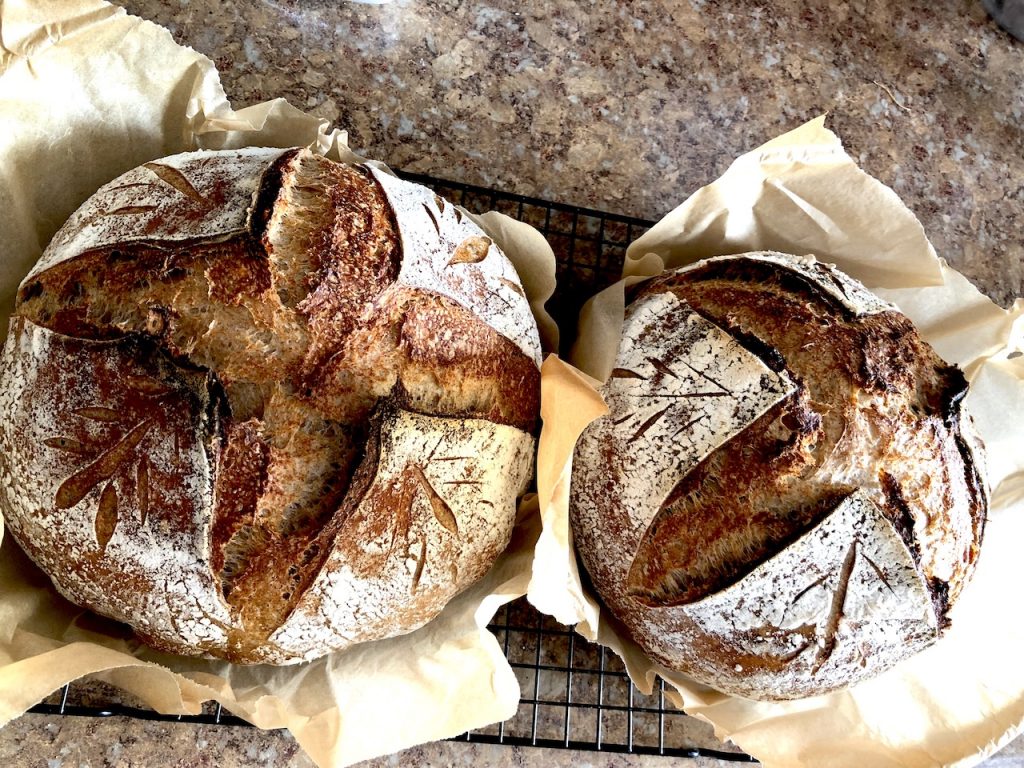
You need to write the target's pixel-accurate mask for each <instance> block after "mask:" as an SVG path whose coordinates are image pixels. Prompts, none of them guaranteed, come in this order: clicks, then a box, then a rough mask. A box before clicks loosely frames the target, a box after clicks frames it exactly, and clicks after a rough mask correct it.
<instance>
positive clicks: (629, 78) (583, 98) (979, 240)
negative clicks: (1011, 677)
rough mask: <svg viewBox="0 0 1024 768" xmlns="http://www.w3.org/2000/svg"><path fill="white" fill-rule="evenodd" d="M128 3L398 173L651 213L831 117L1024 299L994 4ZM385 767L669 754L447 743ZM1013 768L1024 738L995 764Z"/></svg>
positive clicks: (638, 762)
mask: <svg viewBox="0 0 1024 768" xmlns="http://www.w3.org/2000/svg"><path fill="white" fill-rule="evenodd" d="M126 6H127V8H128V10H129V12H131V13H134V14H137V15H139V16H142V17H144V18H147V19H151V20H153V21H156V22H158V23H160V24H162V25H164V26H166V27H167V28H168V29H169V30H170V31H171V33H172V34H173V36H174V38H175V39H176V40H177V41H179V42H180V43H183V44H186V45H189V46H192V47H193V48H195V49H196V50H198V51H200V52H201V53H204V54H206V55H207V56H209V57H210V58H211V59H213V60H214V61H215V62H216V64H217V66H218V68H219V69H220V71H221V75H222V80H223V83H224V87H225V90H226V92H227V95H228V97H229V98H230V99H231V101H232V103H233V104H234V105H235V106H236V107H241V106H245V105H248V104H252V103H255V102H259V101H263V100H266V99H270V98H273V97H277V96H283V97H285V98H286V99H288V100H289V101H290V102H292V103H293V104H295V105H296V106H299V107H300V108H302V109H305V110H308V111H311V112H313V113H315V114H317V115H321V116H323V117H325V118H328V119H329V120H331V121H332V122H334V123H335V124H337V125H339V126H340V127H342V128H345V129H346V130H348V131H349V135H350V143H351V145H352V146H353V148H355V149H357V150H358V151H361V152H363V153H364V154H367V155H369V156H371V157H375V158H379V159H381V160H384V161H386V162H388V163H390V164H391V165H393V166H394V167H396V168H399V169H403V170H406V171H416V172H421V173H427V174H431V175H434V176H439V177H443V178H448V179H453V180H456V181H462V182H468V183H472V184H478V185H483V186H489V187H494V188H497V189H501V190H506V191H510V192H517V193H521V194H525V195H531V196H537V197H542V198H546V199H551V200H558V201H561V202H566V203H573V204H577V205H582V206H587V207H592V208H597V209H601V210H606V211H612V212H616V213H623V214H629V215H633V216H639V217H642V218H646V219H655V218H658V217H659V216H661V215H662V214H663V213H665V212H666V211H668V210H669V209H671V208H672V207H674V206H675V205H676V204H677V203H679V202H681V201H682V200H683V199H685V198H686V197H687V196H688V195H689V194H690V193H691V192H693V191H694V190H695V189H697V188H698V187H699V186H701V185H703V184H706V183H708V182H709V181H711V180H713V179H714V178H715V177H717V176H718V175H719V174H721V173H722V171H724V170H725V168H726V167H727V166H728V164H729V163H730V162H731V160H732V159H733V158H734V157H736V156H737V155H738V154H740V153H742V152H744V151H745V150H748V149H751V148H753V147H755V146H757V145H758V144H760V143H761V142H763V141H764V140H766V139H768V138H770V137H772V136H774V135H777V134H779V133H782V132H784V131H786V130H789V129H791V128H793V127H795V126H797V125H799V124H800V123H802V122H803V121H805V120H808V119H810V118H812V117H814V116H816V115H818V114H820V113H822V112H824V111H828V112H829V113H830V114H831V117H830V122H829V125H830V126H831V127H832V128H833V129H834V130H835V131H836V132H837V133H838V134H839V135H840V136H841V137H842V138H843V140H844V142H845V145H846V147H847V149H848V151H849V152H850V154H851V155H852V156H853V157H854V158H855V159H856V160H857V161H858V162H859V163H860V164H861V166H862V167H863V168H864V169H865V170H866V171H868V172H869V173H871V174H873V175H874V176H876V177H877V178H879V179H881V180H882V181H883V182H885V183H887V184H889V185H890V186H892V187H893V188H894V189H895V190H896V192H897V193H898V194H899V195H900V196H901V197H902V198H903V200H904V201H906V203H907V204H908V205H909V206H910V208H911V209H912V210H913V211H914V212H915V213H916V214H917V216H918V217H919V218H920V219H921V221H922V223H923V224H924V227H925V230H926V231H927V233H928V235H929V237H930V238H931V240H932V242H933V243H934V245H935V247H936V250H937V251H938V253H939V255H940V256H942V257H943V258H945V259H946V260H948V261H949V262H950V264H952V265H953V266H954V267H956V268H957V269H959V270H961V271H962V272H964V273H965V274H966V275H967V276H968V277H970V278H971V279H972V280H973V281H974V282H975V283H976V284H977V285H978V286H979V287H980V288H981V289H982V290H984V291H985V292H987V293H988V294H989V295H990V296H991V297H992V298H993V299H995V300H996V301H998V302H1000V303H1001V304H1003V305H1007V304H1009V303H1010V302H1011V301H1012V300H1013V298H1014V297H1016V296H1019V295H1022V294H1024V239H1022V237H1021V232H1024V134H1022V121H1024V44H1022V43H1018V42H1015V41H1014V40H1013V39H1012V38H1010V37H1009V36H1008V35H1007V34H1006V33H1005V32H1003V31H1002V30H1000V29H999V28H998V27H997V26H996V25H995V24H994V23H993V22H992V21H990V20H989V18H988V17H987V15H986V14H985V11H984V10H983V8H982V5H981V2H980V0H978V1H974V0H948V1H947V2H942V3H932V2H924V0H915V1H912V2H899V3H894V2H890V3H883V2H839V1H838V0H837V1H836V2H830V3H824V2H805V1H804V0H775V1H774V2H761V1H758V0H745V1H739V0H737V1H736V2H727V1H725V0H722V1H716V0H688V1H687V0H679V1H678V2H651V1H647V0H645V1H642V2H626V1H625V0H618V1H616V2H613V1H612V0H604V1H603V2H595V1H593V0H591V1H590V2H587V1H586V0H548V1H546V2H535V3H519V2H515V1H514V0H484V1H483V2H478V3H470V2H454V1H450V0H442V1H440V2H419V1H415V0H399V2H394V3H390V4H385V5H362V4H355V3H347V2H341V0H263V1H262V2H255V0H254V1H253V2H239V1H236V0H223V1H222V0H171V1H170V2H163V1H162V0H128V2H127V3H126ZM694 727H695V728H697V727H698V726H697V725H695V726H694ZM702 727H703V726H702ZM684 762H686V764H688V765H694V766H701V765H722V766H725V765H730V764H729V763H724V762H719V761H716V760H709V759H701V760H695V761H684ZM371 764H372V765H380V766H384V765H442V764H443V765H474V766H505V765H519V766H522V765H544V766H559V765H590V766H624V767H625V766H637V767H638V766H645V767H649V768H660V766H666V765H669V764H671V762H670V761H669V760H667V759H666V758H658V757H637V756H624V755H609V754H598V753H585V752H571V751H561V750H541V749H530V748H523V749H520V748H511V747H501V746H487V745H470V744H458V743H442V744H437V745H428V746H425V747H421V748H416V749H413V750H410V751H407V752H405V753H402V754H400V755H396V756H393V757H391V758H382V759H380V760H377V761H374V762H373V763H371ZM0 765H3V766H12V767H19V766H39V768H72V766H93V767H94V768H98V766H134V765H153V766H206V765H209V766H225V767H228V766H235V765H245V766H250V765H251V766H307V765H311V763H310V762H309V760H308V759H307V758H306V757H305V756H303V755H302V754H301V752H300V751H299V750H298V749H297V747H296V745H295V742H294V741H293V740H292V739H291V738H290V737H289V736H288V735H287V734H282V733H260V732H256V731H254V730H252V729H242V728H233V727H216V726H191V725H179V724H162V723H153V722H145V721H139V720H127V719H123V718H114V719H110V720H105V721H95V720H84V719H78V718H70V717H68V718H60V717H44V716H38V715H27V716H24V717H22V718H20V719H19V720H17V721H15V722H14V723H11V724H10V725H8V726H7V727H5V728H4V729H3V730H2V731H0ZM1010 765H1024V740H1021V739H1018V741H1017V742H1015V743H1013V744H1011V745H1010V746H1009V747H1008V748H1007V749H1005V750H1004V751H1003V752H1002V753H1000V754H999V755H997V756H996V757H994V758H992V759H991V760H990V761H988V762H987V763H986V766H1010Z"/></svg>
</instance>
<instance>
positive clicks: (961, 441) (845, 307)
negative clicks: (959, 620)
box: [572, 254, 986, 698]
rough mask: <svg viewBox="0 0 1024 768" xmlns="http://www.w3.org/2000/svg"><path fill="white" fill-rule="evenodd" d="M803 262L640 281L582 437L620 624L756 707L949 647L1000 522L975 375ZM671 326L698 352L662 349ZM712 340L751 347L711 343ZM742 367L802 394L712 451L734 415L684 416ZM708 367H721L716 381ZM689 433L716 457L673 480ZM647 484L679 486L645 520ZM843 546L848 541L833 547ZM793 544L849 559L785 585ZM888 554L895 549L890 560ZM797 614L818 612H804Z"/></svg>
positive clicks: (600, 585)
mask: <svg viewBox="0 0 1024 768" xmlns="http://www.w3.org/2000/svg"><path fill="white" fill-rule="evenodd" d="M790 259H791V257H784V256H782V255H780V254H751V255H750V257H749V258H747V257H743V256H739V257H725V258H722V259H716V260H711V261H708V262H703V263H701V264H699V265H696V266H694V267H692V268H688V269H685V270H679V271H677V272H673V273H667V274H666V275H664V276H663V277H661V278H657V279H655V280H652V281H650V282H648V283H646V284H644V285H643V286H642V287H640V288H639V289H638V290H636V291H635V292H634V295H633V298H632V304H631V307H632V308H646V309H642V310H641V309H635V310H634V309H631V310H630V311H631V312H633V315H634V316H633V319H632V320H631V321H630V322H629V323H627V325H628V327H629V328H630V329H631V330H630V331H629V335H628V336H627V337H626V338H624V340H623V347H622V348H620V353H619V359H618V360H617V362H616V365H617V366H619V367H618V368H616V369H615V371H613V373H612V379H610V380H609V382H608V384H606V386H605V389H606V391H607V393H608V394H606V397H610V398H611V400H610V404H611V407H612V412H611V413H610V414H609V416H608V417H606V418H607V420H608V422H607V425H604V426H602V425H601V424H600V423H598V424H597V425H595V426H594V427H592V429H591V431H590V432H589V433H585V434H584V436H583V437H582V438H581V442H580V444H579V445H578V446H577V463H580V464H582V461H581V459H583V460H589V463H588V464H586V465H581V466H580V467H578V468H577V467H576V466H575V465H574V478H573V483H574V488H573V493H572V520H573V528H574V536H575V538H576V541H577V544H578V547H579V552H580V555H581V558H582V559H583V561H584V564H585V566H586V568H587V570H588V571H589V573H590V574H591V577H592V578H593V580H594V583H595V586H596V588H597V589H598V592H599V593H600V594H601V596H602V598H603V600H604V601H605V602H606V603H607V604H608V605H609V607H610V608H611V610H612V612H613V613H614V614H615V615H616V616H617V617H618V618H619V619H620V620H621V621H622V622H623V623H624V624H625V625H626V626H627V627H628V629H629V631H630V632H631V633H632V634H633V635H634V637H635V638H636V639H637V641H638V642H639V643H640V644H641V645H642V646H644V647H645V649H647V651H648V652H649V653H650V654H651V655H652V656H654V657H655V658H657V659H658V660H659V661H661V662H662V663H664V664H666V665H668V666H670V667H674V668H679V669H682V670H683V671H685V672H687V673H689V674H692V675H694V676H696V677H697V678H698V679H701V680H703V681H705V682H708V683H709V684H712V685H715V686H717V687H720V688H722V689H724V690H728V691H731V692H734V693H738V694H740V695H743V696H750V697H755V698H762V697H766V698H789V697H792V696H797V695H808V694H812V693H820V692H823V691H826V690H830V689H832V688H835V687H837V686H840V685H845V684H848V683H850V682H853V681H855V680H857V679H860V678H861V677H863V676H865V675H869V674H876V673H877V672H879V671H882V669H884V668H885V667H886V666H889V665H891V664H892V663H894V662H895V661H896V660H898V659H899V658H900V656H901V655H906V654H907V653H910V652H912V651H913V650H915V649H918V648H920V647H923V645H927V644H928V643H929V642H931V641H932V640H934V637H935V636H936V627H938V628H941V627H942V626H944V625H945V623H947V618H946V613H947V611H948V609H949V607H950V606H951V605H952V603H953V602H954V601H955V600H956V597H957V596H958V595H959V593H960V591H961V590H962V588H963V586H964V584H965V583H966V582H967V580H968V579H969V578H970V575H971V573H972V572H973V569H974V565H975V562H976V560H977V556H978V551H979V547H980V541H981V535H982V531H983V528H984V520H985V513H986V499H985V493H984V489H983V485H982V481H981V479H980V469H979V463H978V462H979V460H980V457H978V456H976V455H975V453H974V451H973V450H972V448H971V447H970V445H969V443H968V440H967V439H966V438H965V436H964V434H963V432H962V430H961V424H960V421H961V411H960V402H961V400H962V398H963V394H964V392H965V390H966V382H965V381H964V379H963V375H962V374H961V373H960V371H959V370H957V369H956V368H955V367H953V366H949V365H947V364H946V363H945V362H944V361H942V360H941V359H940V358H939V357H938V356H937V355H936V354H935V352H934V351H933V350H932V349H931V348H930V347H929V346H928V345H927V344H926V343H925V342H924V341H922V340H921V338H920V337H919V336H918V334H917V332H916V330H915V329H914V328H913V325H912V324H911V323H910V321H909V320H908V319H907V318H906V317H904V316H903V315H901V314H900V313H898V312H897V311H895V310H894V309H893V308H891V307H887V306H885V305H882V304H881V302H879V301H878V300H877V299H876V298H872V297H870V296H869V295H868V294H867V292H866V290H865V289H863V287H861V286H858V285H856V284H854V283H852V281H850V280H849V278H847V277H845V276H843V275H841V274H840V273H838V272H837V271H835V270H829V269H828V268H827V267H823V266H822V265H819V264H812V263H805V262H802V261H800V260H796V259H793V260H790ZM655 306H658V307H662V308H661V309H658V310H657V311H655V310H652V309H650V308H651V307H655ZM864 306H868V307H870V309H867V310H865V309H858V307H864ZM636 312H641V314H636ZM643 312H647V313H651V312H654V314H649V315H644V314H642V313H643ZM648 316H649V318H650V319H645V318H648ZM666 324H668V325H669V326H671V327H674V328H676V329H677V331H676V333H677V337H678V338H679V339H683V340H686V341H685V344H683V346H684V347H686V346H687V345H688V346H689V352H687V351H686V350H685V349H683V348H680V349H678V350H677V349H674V348H673V347H672V346H671V345H669V346H666V344H668V343H669V342H667V341H666V340H665V339H663V338H662V337H663V336H664V337H668V336H669V334H670V331H667V330H666ZM690 327H701V328H707V329H709V330H708V331H706V332H702V333H708V334H711V335H710V336H701V335H697V336H694V332H693V331H691V330H686V329H687V328H690ZM714 329H719V330H714ZM712 330H714V333H712ZM719 331H724V332H725V334H727V336H726V337H725V338H728V339H731V340H733V342H736V341H738V342H739V344H740V345H741V346H742V347H743V348H744V350H745V352H744V353H743V354H740V353H737V352H735V351H730V350H729V349H728V348H727V347H726V346H724V342H723V341H721V340H714V339H717V338H718V337H717V336H715V334H716V333H718V332H719ZM709 339H712V340H711V341H709ZM672 343H673V344H674V343H675V342H672ZM744 355H746V356H748V357H749V359H751V360H760V361H761V364H762V365H763V366H764V367H763V370H762V373H761V374H760V375H761V377H762V381H763V382H764V386H776V385H775V384H773V383H772V382H773V381H774V379H773V378H772V377H774V376H781V377H782V379H783V381H786V382H789V384H788V389H785V388H784V390H783V391H780V393H779V394H778V395H775V396H773V397H772V398H770V400H769V401H766V402H768V403H770V404H769V405H768V406H767V407H764V408H762V409H761V410H759V411H756V412H755V411H751V412H750V415H749V417H747V420H746V424H745V426H742V427H741V428H738V429H736V430H735V431H732V432H724V433H722V434H721V435H720V436H718V437H714V438H713V439H711V438H710V437H708V436H706V435H704V434H703V433H701V432H699V430H700V429H701V428H702V427H703V425H706V424H708V423H709V422H710V421H714V420H715V419H716V418H717V419H721V418H723V416H722V413H725V412H726V411H720V412H719V415H718V416H716V415H715V412H713V411H711V410H709V409H708V408H709V407H710V406H709V407H708V408H703V409H700V408H697V409H696V410H693V409H694V408H696V406H691V405H687V407H688V408H691V410H690V411H685V410H684V411H680V412H678V413H676V412H675V411H672V410H671V408H676V409H678V408H681V407H682V406H680V405H673V404H672V403H675V402H678V403H684V402H685V403H688V404H689V403H697V402H701V398H715V401H714V402H718V399H719V398H722V399H730V398H733V397H736V396H737V395H736V394H735V390H736V386H737V384H738V383H739V382H740V381H741V380H740V379H738V378H731V377H730V375H729V373H728V372H729V371H730V370H733V369H734V368H736V366H737V365H739V362H738V361H740V360H742V359H744ZM733 360H735V361H737V362H730V361H733ZM698 362H702V363H703V366H704V367H703V368H700V366H699V365H698ZM715 366H717V367H718V368H721V370H722V371H724V372H725V373H724V375H722V374H715V378H712V377H711V376H710V375H708V374H706V373H703V371H705V370H710V369H711V368H712V367H715ZM730 366H732V367H730ZM748 367H749V366H748ZM737 370H738V369H737ZM768 371H771V372H772V373H771V374H768V373H767V372H768ZM684 374H685V375H686V376H687V377H689V380H690V381H691V383H690V384H687V385H685V386H683V385H681V384H680V377H682V376H684ZM744 375H745V376H747V380H748V381H754V380H755V379H756V376H757V373H756V371H753V372H750V373H747V374H744ZM625 382H629V384H628V385H627V384H626V383H625ZM698 385H699V386H698ZM623 387H626V389H623ZM676 391H679V392H681V394H670V393H671V392H676ZM668 397H682V398H685V399H684V400H681V401H670V400H667V399H665V398H668ZM648 402H649V403H652V404H651V405H649V406H648V405H646V403H648ZM708 402H712V401H710V400H709V401H708ZM662 403H667V404H668V405H665V406H664V407H662ZM737 403H738V405H737V407H738V408H739V407H743V406H742V401H740V400H737ZM637 408H639V409H640V410H636V409H637ZM644 408H646V409H647V410H643V409H644ZM655 409H660V410H655ZM634 413H635V415H634ZM615 425H620V426H615ZM633 425H635V426H636V428H635V429H634V428H633ZM666 425H667V426H666ZM676 425H678V429H676ZM623 427H625V428H627V429H626V430H625V431H623V430H622V428H623ZM691 429H697V430H698V432H695V433H694V434H693V440H694V441H700V442H702V444H704V445H706V446H707V449H706V452H705V453H700V454H698V455H696V456H695V458H694V459H693V460H690V459H687V462H686V463H685V466H684V467H682V468H679V469H678V471H677V474H675V475H672V474H671V472H672V471H676V470H671V469H670V467H671V465H672V459H671V455H672V454H671V452H673V451H678V450H679V449H678V447H673V446H675V445H676V444H675V443H673V442H672V440H680V439H681V438H679V437H677V433H680V432H684V433H685V432H686V431H687V430H691ZM673 430H674V431H673ZM641 436H642V437H641ZM652 436H653V438H652ZM666 436H668V437H666ZM648 438H652V439H653V442H651V444H650V445H649V446H647V450H656V451H659V452H662V453H664V452H668V453H667V456H668V458H665V459H664V461H665V462H666V466H667V467H669V470H668V471H669V474H667V475H666V474H664V473H665V471H666V470H657V471H656V472H655V470H646V469H644V470H643V471H641V470H640V468H638V467H637V466H635V463H634V462H632V461H630V460H626V459H625V457H626V456H627V455H632V454H635V453H636V452H637V451H641V450H644V446H643V444H642V443H643V441H644V440H647V439H648ZM666 440H667V441H668V442H666ZM624 441H625V442H624ZM595 457H600V459H599V460H598V459H596V458H595ZM658 460H659V461H661V460H662V459H658ZM643 472H647V473H648V474H651V473H652V472H653V473H654V474H652V475H651V477H652V478H655V479H656V478H662V477H664V478H667V479H665V480H657V482H655V485H658V484H659V483H660V484H661V485H660V486H659V487H663V491H662V490H658V489H657V488H654V489H651V490H649V491H648V492H647V495H651V494H654V495H657V498H654V499H651V500H650V504H649V505H650V507H651V508H650V510H647V511H641V510H640V509H633V508H632V506H633V505H637V504H639V505H641V506H643V505H648V502H647V501H646V500H645V499H646V496H645V494H644V492H643V489H642V488H641V487H640V486H641V485H643V482H642V481H641V480H639V479H638V478H639V477H640V476H641V475H642V474H643ZM659 473H660V474H659ZM673 477H675V478H676V479H674V480H671V478H673ZM669 480H671V482H669ZM595 481H596V482H597V483H598V484H599V485H598V486H597V487H594V485H593V483H594V482H595ZM645 482H651V481H645ZM633 485H636V486H637V488H636V489H634V490H635V491H636V492H635V493H634V490H630V488H632V486H633ZM658 494H661V495H658ZM622 505H627V506H629V509H626V510H622V511H620V507H621V506H622ZM876 514H878V515H880V516H881V519H882V521H883V522H881V523H880V522H877V521H874V518H873V515H876ZM842 525H852V526H854V527H853V528H849V529H844V528H843V527H842ZM837 526H838V527H837ZM879 526H881V527H879ZM885 526H889V527H888V529H886V528H885ZM869 530H870V531H875V532H876V533H872V534H871V535H872V536H877V537H880V538H875V539H871V540H868V539H866V538H864V537H865V536H867V534H866V533H864V531H869ZM886 530H888V531H890V532H891V534H892V535H891V536H889V534H888V533H886ZM857 531H860V533H857ZM830 536H831V537H832V542H833V544H835V543H836V542H838V541H839V540H840V539H843V537H845V536H852V537H853V538H852V543H850V544H849V545H848V548H846V549H842V547H847V545H846V544H843V545H842V547H841V548H840V549H841V550H842V551H840V552H839V553H838V554H837V551H836V546H838V545H836V546H833V545H832V544H829V543H828V541H829V537H830ZM887 537H888V538H887ZM890 539H891V540H890ZM894 542H896V543H898V544H899V546H896V544H895V543H894ZM815 547H816V548H817V549H815ZM901 548H902V552H903V554H900V550H901ZM790 552H792V553H796V552H804V553H810V554H809V555H808V556H810V557H812V558H813V557H815V554H814V553H817V556H818V557H821V558H825V557H829V558H831V557H838V558H839V559H838V560H837V561H836V562H834V563H831V562H825V561H822V562H820V563H814V562H808V561H802V562H797V561H794V562H797V564H796V566H793V565H792V564H790V565H789V566H785V567H787V568H790V569H792V568H794V567H795V569H796V570H795V571H791V572H789V573H784V572H783V571H782V570H780V569H783V568H784V566H783V565H782V563H783V562H786V557H785V556H786V554H787V553H790ZM879 553H892V554H890V555H887V556H889V557H894V558H896V559H895V560H893V561H891V562H883V563H878V562H876V559H875V558H877V557H879V556H880V555H879ZM794 556H795V555H794ZM790 559H792V558H790ZM794 574H795V575H794ZM772 579H775V580H776V581H778V583H779V584H780V585H782V586H779V587H778V594H777V596H776V597H775V598H774V602H773V597H772V590H773V587H772V586H771V585H772V583H773V582H772ZM801 579H803V581H802V582H801V581H800V580H801ZM872 583H874V584H881V587H879V588H880V589H883V590H887V592H886V595H887V599H889V600H891V601H892V602H891V605H889V604H887V605H888V607H887V609H886V610H887V611H889V612H890V614H891V616H890V617H889V618H885V617H883V618H882V619H879V620H876V619H865V618H863V616H864V615H870V614H871V611H872V610H873V609H872V607H871V599H868V598H866V597H864V596H865V595H867V594H873V593H872V590H873V589H874V587H873V586H872ZM851 585H852V586H851ZM897 585H899V586H897ZM826 586H827V588H828V589H827V590H826V592H827V594H826V592H822V593H821V594H819V592H821V590H822V589H825V587H826ZM745 589H746V590H747V591H746V592H744V590H745ZM787 590H788V591H787ZM828 590H831V591H828ZM848 590H849V591H850V595H849V596H848V595H847V592H848ZM854 593H856V594H854ZM729 600H734V601H738V602H731V603H730V602H729ZM787 600H791V601H792V604H787V602H786V601H787ZM865 600H866V602H865ZM858 601H860V602H858ZM812 604H813V605H820V606H821V608H820V611H819V612H818V613H815V610H818V609H812V607H811V606H812ZM801 611H803V612H804V613H806V615H807V616H809V617H812V616H813V617H817V618H814V619H813V621H812V620H811V619H810V618H809V619H808V620H807V622H806V623H800V622H796V619H795V618H794V616H796V615H797V614H799V613H800V612H801ZM922 611H923V613H922ZM751 612H753V613H751ZM865 612H866V614H865ZM897 614H898V616H899V618H898V619H897V618H896V615H897ZM716 617H717V618H716ZM885 621H889V622H890V623H889V624H886V623H885ZM872 622H874V623H872ZM880 622H881V623H880ZM858 643H859V648H858V646H857V644H858ZM840 646H841V647H840ZM815 649H819V650H817V651H816V650H815Z"/></svg>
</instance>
